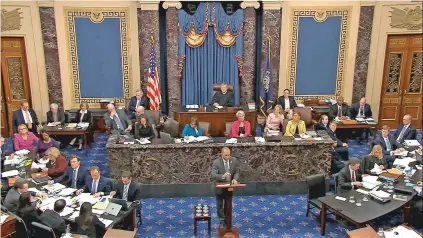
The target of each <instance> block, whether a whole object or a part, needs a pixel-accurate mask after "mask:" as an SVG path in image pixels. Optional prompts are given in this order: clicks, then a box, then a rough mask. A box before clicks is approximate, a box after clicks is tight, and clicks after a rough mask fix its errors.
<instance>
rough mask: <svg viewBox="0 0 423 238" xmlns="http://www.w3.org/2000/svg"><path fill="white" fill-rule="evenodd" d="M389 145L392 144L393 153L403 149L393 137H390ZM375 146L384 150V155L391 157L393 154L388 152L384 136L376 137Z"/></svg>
mask: <svg viewBox="0 0 423 238" xmlns="http://www.w3.org/2000/svg"><path fill="white" fill-rule="evenodd" d="M388 140H389V143H390V144H391V151H393V150H396V149H398V148H402V145H401V144H400V143H398V141H396V140H395V138H394V137H393V136H392V135H388ZM373 144H374V145H380V146H381V147H382V150H383V154H384V155H390V154H391V153H390V152H389V151H388V149H387V147H386V143H385V139H384V138H383V137H382V136H378V137H376V139H375V140H374V141H373Z"/></svg>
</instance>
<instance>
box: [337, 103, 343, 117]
mask: <svg viewBox="0 0 423 238" xmlns="http://www.w3.org/2000/svg"><path fill="white" fill-rule="evenodd" d="M338 117H342V107H341V106H338Z"/></svg>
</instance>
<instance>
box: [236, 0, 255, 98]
mask: <svg viewBox="0 0 423 238" xmlns="http://www.w3.org/2000/svg"><path fill="white" fill-rule="evenodd" d="M246 3H247V2H243V3H242V4H241V7H242V8H244V28H243V33H244V48H243V64H244V66H243V71H242V77H241V78H240V82H239V85H240V100H239V103H240V104H241V105H245V104H246V103H247V102H248V101H249V100H253V99H254V90H255V87H254V72H255V57H256V9H255V8H254V7H253V5H250V4H251V3H247V4H246ZM256 3H257V2H256ZM257 8H258V7H257Z"/></svg>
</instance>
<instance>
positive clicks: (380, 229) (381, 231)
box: [377, 227, 383, 237]
mask: <svg viewBox="0 0 423 238" xmlns="http://www.w3.org/2000/svg"><path fill="white" fill-rule="evenodd" d="M377 235H378V236H380V237H383V227H379V229H378V230H377Z"/></svg>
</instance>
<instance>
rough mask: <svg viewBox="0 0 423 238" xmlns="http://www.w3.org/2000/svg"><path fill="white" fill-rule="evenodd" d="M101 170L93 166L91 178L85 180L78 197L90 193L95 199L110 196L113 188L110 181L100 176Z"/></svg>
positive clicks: (77, 193) (77, 192)
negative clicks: (83, 193)
mask: <svg viewBox="0 0 423 238" xmlns="http://www.w3.org/2000/svg"><path fill="white" fill-rule="evenodd" d="M100 174H101V173H100V168H98V167H97V166H92V167H91V168H90V176H87V177H86V178H85V185H84V186H83V187H82V188H81V189H79V190H78V191H76V195H79V194H81V193H82V192H88V193H91V194H93V195H94V197H100V196H107V195H109V194H110V191H111V186H110V181H109V180H108V179H107V178H104V177H103V176H100Z"/></svg>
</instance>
